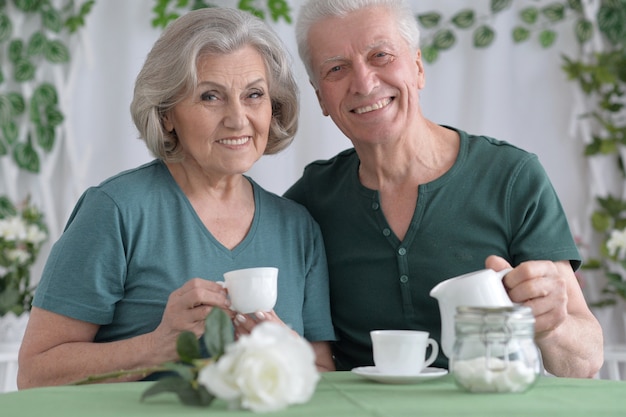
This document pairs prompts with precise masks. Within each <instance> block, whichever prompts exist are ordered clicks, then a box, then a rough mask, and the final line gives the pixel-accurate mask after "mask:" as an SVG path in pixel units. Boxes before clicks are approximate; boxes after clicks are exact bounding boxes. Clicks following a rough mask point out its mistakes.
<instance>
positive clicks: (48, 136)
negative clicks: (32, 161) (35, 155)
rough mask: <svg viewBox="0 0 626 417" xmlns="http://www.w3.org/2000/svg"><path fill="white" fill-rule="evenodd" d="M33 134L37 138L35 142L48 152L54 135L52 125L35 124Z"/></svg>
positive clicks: (52, 145)
mask: <svg viewBox="0 0 626 417" xmlns="http://www.w3.org/2000/svg"><path fill="white" fill-rule="evenodd" d="M35 135H36V138H37V144H38V145H39V146H40V147H41V149H43V150H44V151H46V152H50V151H51V150H52V148H53V147H54V142H55V139H56V135H55V132H54V127H53V126H50V125H43V124H41V123H36V124H35Z"/></svg>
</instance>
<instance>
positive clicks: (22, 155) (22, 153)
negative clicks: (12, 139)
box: [13, 143, 39, 173]
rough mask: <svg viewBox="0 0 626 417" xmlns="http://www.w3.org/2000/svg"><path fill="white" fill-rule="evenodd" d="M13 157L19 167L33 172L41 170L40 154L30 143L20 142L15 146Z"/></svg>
mask: <svg viewBox="0 0 626 417" xmlns="http://www.w3.org/2000/svg"><path fill="white" fill-rule="evenodd" d="M13 159H14V160H15V163H16V164H17V166H18V167H20V168H22V169H24V170H26V171H29V172H33V173H38V172H39V155H37V152H35V149H33V147H32V145H31V144H30V143H18V144H17V145H15V148H13Z"/></svg>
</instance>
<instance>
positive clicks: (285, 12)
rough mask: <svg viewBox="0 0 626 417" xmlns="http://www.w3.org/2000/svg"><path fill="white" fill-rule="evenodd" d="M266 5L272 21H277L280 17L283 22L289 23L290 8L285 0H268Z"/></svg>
mask: <svg viewBox="0 0 626 417" xmlns="http://www.w3.org/2000/svg"><path fill="white" fill-rule="evenodd" d="M268 7H269V9H270V14H271V15H272V20H273V21H274V22H278V20H279V19H280V18H281V17H282V18H283V19H284V20H285V22H287V23H291V15H290V13H291V9H290V8H289V3H287V2H286V1H285V0H268Z"/></svg>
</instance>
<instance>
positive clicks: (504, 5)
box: [491, 0, 513, 13]
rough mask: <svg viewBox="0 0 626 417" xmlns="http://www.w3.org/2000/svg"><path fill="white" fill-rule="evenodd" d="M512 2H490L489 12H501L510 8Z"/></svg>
mask: <svg viewBox="0 0 626 417" xmlns="http://www.w3.org/2000/svg"><path fill="white" fill-rule="evenodd" d="M512 2H513V0H491V11H492V12H493V13H498V12H501V11H502V10H504V9H508V8H509V7H511V3H512Z"/></svg>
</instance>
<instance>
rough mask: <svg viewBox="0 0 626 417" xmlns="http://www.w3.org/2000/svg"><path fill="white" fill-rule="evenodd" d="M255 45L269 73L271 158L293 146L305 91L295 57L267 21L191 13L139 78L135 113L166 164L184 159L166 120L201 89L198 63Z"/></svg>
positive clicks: (232, 13)
mask: <svg viewBox="0 0 626 417" xmlns="http://www.w3.org/2000/svg"><path fill="white" fill-rule="evenodd" d="M244 46H252V47H253V48H254V49H256V50H257V51H258V52H259V54H261V56H262V57H263V60H264V62H265V65H266V68H267V73H268V78H269V79H268V88H269V96H270V98H271V102H272V121H271V123H270V131H269V138H268V142H267V147H266V148H265V152H264V153H265V154H268V155H270V154H275V153H277V152H280V151H281V150H283V149H285V148H286V147H287V146H289V144H290V143H291V142H292V141H293V138H294V136H295V134H296V131H297V129H298V112H299V107H298V106H299V104H298V100H299V97H298V95H299V91H298V85H297V83H296V81H295V79H294V76H293V73H292V72H291V68H292V66H291V65H290V64H291V62H290V56H289V55H288V53H287V49H286V48H285V46H284V44H283V43H282V42H281V40H280V39H279V38H278V36H277V35H276V33H275V32H274V31H273V30H272V29H271V28H270V27H269V26H268V25H267V24H266V23H265V22H263V21H262V20H260V19H258V18H257V17H255V16H253V15H252V14H250V13H247V12H244V11H241V10H238V9H234V8H213V7H212V8H204V9H198V10H194V11H191V12H189V13H187V14H185V15H183V16H181V17H179V18H178V19H176V20H175V21H174V22H172V24H171V25H170V26H168V27H167V28H166V29H165V31H164V32H163V34H162V35H161V37H160V38H159V39H158V40H157V41H156V43H155V44H154V46H153V47H152V50H151V51H150V52H149V53H148V56H147V58H146V61H145V63H144V65H143V67H142V69H141V71H140V72H139V75H138V76H137V80H136V82H135V90H134V96H133V100H132V103H131V105H130V112H131V116H132V118H133V122H134V123H135V126H137V129H138V130H139V136H140V138H141V139H143V140H144V141H145V142H146V146H147V147H148V149H149V150H150V152H151V153H152V154H153V155H154V156H155V157H156V158H159V159H162V160H164V161H166V162H178V161H180V160H182V158H183V155H182V150H181V147H180V146H177V145H178V138H177V137H176V134H175V133H173V132H172V133H170V132H167V131H166V130H165V128H164V126H163V116H164V115H165V114H166V113H167V112H169V111H170V110H171V109H172V108H173V107H174V106H175V105H176V104H177V103H179V102H181V101H182V100H183V99H184V98H185V97H187V96H188V95H189V94H191V93H192V92H193V91H194V89H195V88H196V86H197V85H198V70H197V64H198V61H199V59H200V58H202V57H203V56H204V55H205V54H229V53H232V52H235V51H237V50H239V49H240V48H242V47H244Z"/></svg>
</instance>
